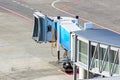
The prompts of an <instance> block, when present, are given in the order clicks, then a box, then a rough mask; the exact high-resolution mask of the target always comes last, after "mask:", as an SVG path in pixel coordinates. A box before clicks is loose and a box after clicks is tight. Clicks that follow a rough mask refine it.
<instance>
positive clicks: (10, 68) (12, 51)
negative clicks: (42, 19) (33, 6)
mask: <svg viewBox="0 0 120 80" xmlns="http://www.w3.org/2000/svg"><path fill="white" fill-rule="evenodd" d="M0 17H1V18H0V80H35V79H36V80H37V79H39V80H43V78H46V79H47V80H48V79H50V80H52V79H54V77H55V79H56V80H66V79H68V80H72V76H66V75H65V74H63V73H61V72H59V71H58V70H60V69H61V68H60V65H59V64H58V63H57V58H56V57H53V56H52V54H51V53H50V52H51V46H50V44H48V43H46V44H45V43H43V44H37V43H36V42H35V41H33V40H32V29H33V27H32V25H33V23H32V22H29V21H27V20H25V19H23V18H21V17H18V16H16V15H14V14H11V13H9V12H7V11H3V10H0ZM55 55H56V54H55ZM52 76H53V77H52ZM57 76H58V77H57Z"/></svg>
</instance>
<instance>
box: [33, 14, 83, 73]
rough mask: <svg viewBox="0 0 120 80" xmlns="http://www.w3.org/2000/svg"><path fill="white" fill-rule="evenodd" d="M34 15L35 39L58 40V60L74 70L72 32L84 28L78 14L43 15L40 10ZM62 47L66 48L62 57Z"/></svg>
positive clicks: (38, 41) (66, 67)
mask: <svg viewBox="0 0 120 80" xmlns="http://www.w3.org/2000/svg"><path fill="white" fill-rule="evenodd" d="M33 16H34V26H33V27H34V29H33V36H32V38H33V40H35V41H36V42H37V43H43V42H45V43H46V42H49V43H52V42H56V43H57V44H56V45H57V46H56V48H57V54H58V62H62V63H63V67H64V68H65V69H69V68H70V69H71V70H72V59H71V50H70V46H71V43H70V39H71V36H70V34H71V33H72V32H73V31H77V30H81V29H82V28H81V27H80V25H79V23H78V16H76V18H72V17H60V16H58V17H51V16H46V15H43V14H42V13H40V12H35V13H34V14H33ZM60 47H61V48H62V49H63V50H65V53H64V55H63V56H62V57H60V51H61V50H60ZM66 71H67V70H66ZM68 72H69V71H68Z"/></svg>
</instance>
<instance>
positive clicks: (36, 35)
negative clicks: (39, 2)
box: [33, 16, 44, 42]
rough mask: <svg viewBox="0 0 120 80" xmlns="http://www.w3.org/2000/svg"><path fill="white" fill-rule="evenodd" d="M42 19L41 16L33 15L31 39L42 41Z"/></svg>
mask: <svg viewBox="0 0 120 80" xmlns="http://www.w3.org/2000/svg"><path fill="white" fill-rule="evenodd" d="M43 23H44V21H43V19H42V18H41V17H36V16H35V17H34V30H33V39H34V40H35V41H37V42H39V41H43V38H44V36H43V35H44V26H43Z"/></svg>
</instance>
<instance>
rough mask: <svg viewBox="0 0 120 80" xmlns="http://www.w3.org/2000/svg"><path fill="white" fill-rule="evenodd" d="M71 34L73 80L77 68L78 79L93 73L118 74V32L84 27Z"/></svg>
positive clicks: (119, 58) (119, 54)
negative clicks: (78, 71)
mask: <svg viewBox="0 0 120 80" xmlns="http://www.w3.org/2000/svg"><path fill="white" fill-rule="evenodd" d="M71 36H72V38H71V41H72V42H71V43H72V45H73V47H71V50H72V54H73V55H72V56H73V61H74V80H77V74H76V73H77V72H76V70H77V68H79V70H80V73H79V79H85V78H91V77H93V75H94V74H99V75H102V76H105V77H109V76H120V34H117V33H115V32H112V31H109V30H106V29H100V28H99V29H98V28H89V29H87V28H86V29H84V30H80V31H75V32H73V33H72V34H71ZM90 74H92V76H90Z"/></svg>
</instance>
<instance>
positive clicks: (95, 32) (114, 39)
mask: <svg viewBox="0 0 120 80" xmlns="http://www.w3.org/2000/svg"><path fill="white" fill-rule="evenodd" d="M74 33H76V34H77V35H79V36H81V37H84V38H86V39H88V40H90V41H95V42H100V43H104V44H108V45H113V46H116V47H120V34H117V33H115V32H112V31H110V30H107V29H95V28H94V29H86V30H80V31H75V32H74Z"/></svg>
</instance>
